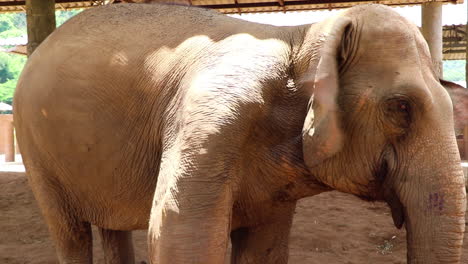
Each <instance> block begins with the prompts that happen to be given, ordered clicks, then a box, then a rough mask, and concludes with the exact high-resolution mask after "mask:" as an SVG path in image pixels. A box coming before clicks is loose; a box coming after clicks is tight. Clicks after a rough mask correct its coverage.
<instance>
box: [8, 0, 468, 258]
mask: <svg viewBox="0 0 468 264" xmlns="http://www.w3.org/2000/svg"><path fill="white" fill-rule="evenodd" d="M429 56H430V55H429V51H428V48H427V45H426V43H425V41H424V39H423V37H422V36H421V34H420V33H419V31H418V29H417V28H416V27H415V26H414V25H412V24H410V23H409V22H408V21H406V20H405V19H404V18H402V17H400V16H399V15H398V14H396V13H395V12H394V11H392V10H391V9H390V8H387V7H384V6H379V5H369V6H360V7H356V8H351V9H349V10H347V11H345V12H343V13H340V14H339V15H337V16H336V17H333V18H330V19H328V20H326V21H324V22H322V23H318V24H314V25H306V26H298V27H274V26H268V25H260V24H255V23H250V22H245V21H241V20H237V19H234V18H230V17H226V16H224V15H221V14H218V13H216V12H213V11H207V10H202V9H195V8H187V7H180V6H160V5H150V6H147V5H115V6H107V7H102V8H95V9H93V10H90V11H86V12H83V13H82V14H80V15H78V16H77V17H75V18H73V19H72V20H71V21H69V22H68V23H66V24H65V25H64V26H62V27H60V28H59V29H57V30H56V31H55V32H54V33H53V34H52V35H51V36H50V37H49V38H48V39H47V40H46V41H45V42H44V43H43V44H42V45H41V46H40V47H39V48H38V49H37V50H36V51H35V52H34V54H33V55H32V56H31V58H30V59H29V61H28V63H27V66H26V67H25V69H24V72H23V74H22V76H21V78H20V81H19V83H18V88H17V92H16V96H15V101H14V103H15V122H16V126H17V131H18V141H19V144H20V147H21V149H22V153H23V157H24V162H25V165H26V168H27V172H28V175H29V180H30V185H31V187H32V189H33V191H34V195H35V197H36V199H37V201H38V203H39V206H40V208H41V209H42V212H43V214H44V217H45V219H46V221H47V224H48V226H49V228H50V233H51V236H52V238H53V240H54V241H55V244H56V248H57V253H58V257H59V260H60V263H91V261H92V253H91V229H90V224H93V225H96V226H98V227H99V228H100V232H101V236H102V237H103V240H104V243H103V246H104V251H105V255H106V263H133V251H132V248H131V239H130V238H131V236H130V232H128V231H131V230H135V229H143V228H149V234H148V243H149V254H150V260H151V263H157V264H169V263H171V264H173V263H181V264H182V263H183V264H185V263H206V264H210V263H216V264H219V263H223V261H224V259H225V255H226V250H227V245H228V239H229V237H230V239H231V241H232V244H233V252H232V259H231V261H232V263H286V262H287V259H288V236H289V230H290V227H291V221H292V217H293V212H294V208H295V205H296V201H297V200H298V199H300V198H303V197H306V196H313V195H316V194H318V193H321V192H324V191H329V190H332V189H335V190H339V191H343V192H347V193H351V194H355V195H357V196H359V197H362V198H364V199H369V200H384V201H387V203H388V204H389V206H390V208H391V210H392V216H393V219H394V222H395V224H396V226H397V227H401V226H402V225H405V227H406V229H407V231H408V232H407V233H408V236H407V237H408V263H424V264H430V263H458V262H459V258H460V253H461V245H462V239H463V232H464V227H465V226H464V211H465V189H464V181H463V174H462V169H461V167H460V165H459V162H460V159H459V153H458V150H457V146H456V142H455V136H454V131H453V121H452V105H451V102H450V99H449V96H448V94H447V92H446V91H445V90H444V88H443V87H442V86H441V84H440V83H439V80H438V79H437V78H436V76H435V74H434V71H433V69H432V67H431V60H430V57H429Z"/></svg>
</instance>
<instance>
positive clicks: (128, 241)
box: [99, 228, 135, 264]
mask: <svg viewBox="0 0 468 264" xmlns="http://www.w3.org/2000/svg"><path fill="white" fill-rule="evenodd" d="M99 234H100V235H101V242H102V247H103V249H104V260H105V263H106V264H134V263H135V255H134V252H133V244H132V232H131V231H117V230H110V229H104V228H99Z"/></svg>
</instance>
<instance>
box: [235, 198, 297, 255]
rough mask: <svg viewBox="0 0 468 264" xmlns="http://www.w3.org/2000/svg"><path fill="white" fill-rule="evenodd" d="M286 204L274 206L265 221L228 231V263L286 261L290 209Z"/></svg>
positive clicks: (290, 218) (292, 209)
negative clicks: (229, 235) (273, 210)
mask: <svg viewBox="0 0 468 264" xmlns="http://www.w3.org/2000/svg"><path fill="white" fill-rule="evenodd" d="M295 207H296V204H295V203H294V204H290V205H285V206H281V207H280V208H275V211H277V212H275V214H274V215H273V217H272V218H271V219H270V221H269V222H268V223H265V224H261V225H258V226H254V227H248V228H239V229H237V230H234V231H233V232H232V233H231V243H232V253H231V264H247V263H252V264H253V263H272V264H286V263H288V242H289V232H290V229H291V225H292V219H293V215H294V208H295Z"/></svg>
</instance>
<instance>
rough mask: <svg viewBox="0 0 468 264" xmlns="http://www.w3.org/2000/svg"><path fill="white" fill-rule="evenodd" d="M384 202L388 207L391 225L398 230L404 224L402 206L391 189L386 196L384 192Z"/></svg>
mask: <svg viewBox="0 0 468 264" xmlns="http://www.w3.org/2000/svg"><path fill="white" fill-rule="evenodd" d="M384 200H385V202H387V204H388V206H390V210H391V212H392V219H393V224H395V226H396V228H398V229H400V228H401V227H402V226H403V223H404V222H405V210H404V206H403V204H402V203H401V201H400V199H398V196H397V195H396V193H395V191H394V190H393V189H391V190H390V191H389V192H388V194H387V192H385V194H384Z"/></svg>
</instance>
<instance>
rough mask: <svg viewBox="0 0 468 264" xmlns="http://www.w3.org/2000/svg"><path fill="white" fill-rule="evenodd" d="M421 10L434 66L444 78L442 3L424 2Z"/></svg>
mask: <svg viewBox="0 0 468 264" xmlns="http://www.w3.org/2000/svg"><path fill="white" fill-rule="evenodd" d="M421 12H422V16H421V17H422V23H421V24H422V27H421V31H422V34H423V36H424V38H425V39H426V41H427V44H428V45H429V50H430V52H431V56H432V62H433V64H434V68H435V70H436V72H437V74H439V77H440V78H442V76H443V64H442V3H440V2H430V3H424V4H422V7H421Z"/></svg>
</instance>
